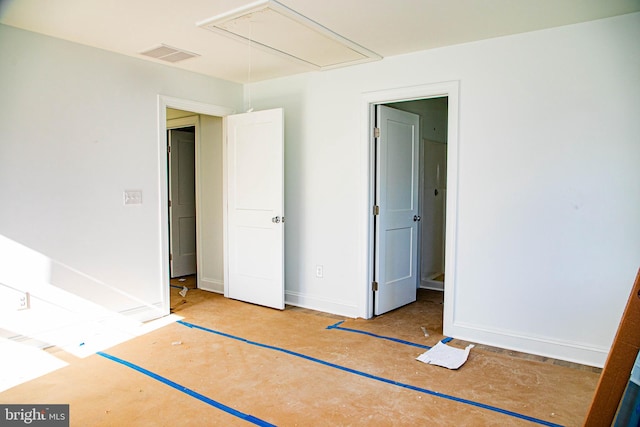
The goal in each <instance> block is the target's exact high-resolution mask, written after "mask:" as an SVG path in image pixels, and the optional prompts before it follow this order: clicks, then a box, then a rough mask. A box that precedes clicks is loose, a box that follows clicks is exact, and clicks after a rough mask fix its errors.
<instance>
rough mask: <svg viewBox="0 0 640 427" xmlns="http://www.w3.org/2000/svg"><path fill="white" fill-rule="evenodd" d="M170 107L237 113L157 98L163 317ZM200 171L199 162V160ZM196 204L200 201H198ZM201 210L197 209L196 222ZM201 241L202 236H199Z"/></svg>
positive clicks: (166, 276) (165, 307)
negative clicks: (168, 111)
mask: <svg viewBox="0 0 640 427" xmlns="http://www.w3.org/2000/svg"><path fill="white" fill-rule="evenodd" d="M167 108H174V109H177V110H184V111H189V112H192V113H195V114H206V115H209V116H214V117H225V116H227V115H229V114H233V113H235V110H234V109H232V108H229V107H224V106H220V105H214V104H207V103H204V102H199V101H193V100H189V99H181V98H173V97H170V96H165V95H158V122H157V126H158V145H157V147H158V189H159V193H160V194H159V195H160V197H159V204H158V211H159V217H160V222H159V224H158V225H159V227H160V247H159V251H158V256H159V257H160V272H159V274H160V280H159V286H160V287H161V289H160V295H162V302H161V309H162V311H163V313H164V314H169V312H170V308H171V301H170V296H169V225H168V224H169V212H168V210H167V209H166V206H168V204H169V189H168V185H167V179H168V177H169V176H168V169H167V168H168V160H167ZM198 146H199V144H198V140H197V139H196V157H197V156H198V154H197V151H198ZM196 168H197V160H196ZM197 174H198V171H197V169H196V188H197V186H198V183H197V182H198V178H197ZM196 203H197V200H196ZM197 216H198V208H196V219H197ZM197 238H199V237H197Z"/></svg>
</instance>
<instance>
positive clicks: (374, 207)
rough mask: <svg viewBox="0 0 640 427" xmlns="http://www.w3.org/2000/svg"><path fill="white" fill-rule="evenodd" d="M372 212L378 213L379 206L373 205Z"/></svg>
mask: <svg viewBox="0 0 640 427" xmlns="http://www.w3.org/2000/svg"><path fill="white" fill-rule="evenodd" d="M373 214H374V215H380V206H378V205H374V206H373Z"/></svg>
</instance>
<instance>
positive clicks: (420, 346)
mask: <svg viewBox="0 0 640 427" xmlns="http://www.w3.org/2000/svg"><path fill="white" fill-rule="evenodd" d="M343 322H344V320H341V321H339V322H338V323H336V324H333V325H331V326H327V329H337V330H339V331H346V332H355V333H356V334H362V335H369V336H370V337H375V338H380V339H383V340H388V341H393V342H397V343H400V344H406V345H410V346H413V347H418V348H424V349H425V350H429V349H430V348H431V347H429V346H428V345H423V344H418V343H415V342H411V341H405V340H401V339H399V338H393V337H388V336H385V335H378V334H374V333H372V332H367V331H359V330H357V329H351V328H343V327H342V326H340V325H341V324H342V323H343Z"/></svg>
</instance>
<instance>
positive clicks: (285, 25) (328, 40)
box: [196, 0, 382, 69]
mask: <svg viewBox="0 0 640 427" xmlns="http://www.w3.org/2000/svg"><path fill="white" fill-rule="evenodd" d="M196 25H197V26H199V27H202V28H206V29H208V30H211V31H214V32H216V33H218V34H222V35H225V36H227V37H230V38H233V39H235V40H238V41H241V42H244V43H248V44H251V46H255V47H257V48H260V49H262V50H265V51H267V52H270V53H273V54H276V55H279V56H283V57H286V58H289V59H292V60H294V61H296V62H299V63H302V64H305V65H307V66H310V67H312V68H315V69H329V68H336V67H343V66H347V65H354V64H359V63H362V62H369V61H375V60H378V59H382V57H381V56H380V55H378V54H377V53H375V52H372V51H370V50H368V49H366V48H364V47H362V46H360V45H359V44H357V43H354V42H352V41H351V40H348V39H346V38H344V37H342V36H340V35H339V34H336V33H334V32H333V31H331V30H329V29H328V28H326V27H323V26H322V25H320V24H318V23H317V22H315V21H312V20H311V19H309V18H307V17H305V16H303V15H300V14H299V13H298V12H296V11H294V10H292V9H289V8H288V7H286V6H284V5H282V4H280V3H278V2H277V1H275V0H259V1H256V2H254V3H251V4H249V5H247V6H244V7H241V8H238V9H235V10H232V11H230V12H227V13H224V14H221V15H218V16H214V17H212V18H209V19H206V20H204V21H201V22H198V23H197V24H196Z"/></svg>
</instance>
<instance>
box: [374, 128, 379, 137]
mask: <svg viewBox="0 0 640 427" xmlns="http://www.w3.org/2000/svg"><path fill="white" fill-rule="evenodd" d="M373 137H374V138H380V128H373Z"/></svg>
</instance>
